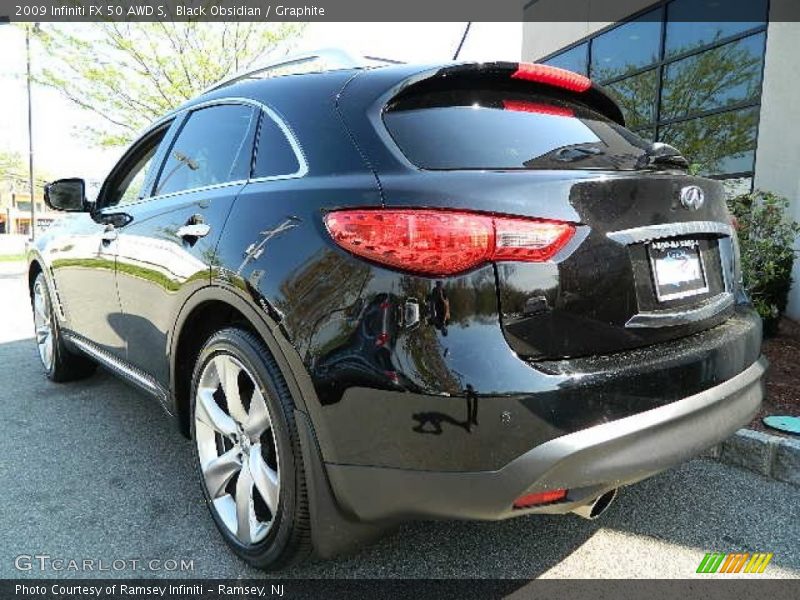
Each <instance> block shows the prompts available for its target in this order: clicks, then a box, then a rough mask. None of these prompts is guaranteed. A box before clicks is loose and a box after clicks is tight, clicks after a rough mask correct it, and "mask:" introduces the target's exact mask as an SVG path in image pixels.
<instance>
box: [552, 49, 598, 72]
mask: <svg viewBox="0 0 800 600" xmlns="http://www.w3.org/2000/svg"><path fill="white" fill-rule="evenodd" d="M547 64H550V65H553V66H554V67H558V68H560V69H567V70H568V71H575V72H576V73H580V74H581V75H586V74H587V73H588V72H589V44H580V45H578V46H575V47H574V48H572V49H570V50H567V51H566V52H562V53H561V54H559V55H558V56H555V57H553V58H552V59H551V60H549V61H548V63H547Z"/></svg>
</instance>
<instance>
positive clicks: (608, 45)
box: [522, 0, 800, 318]
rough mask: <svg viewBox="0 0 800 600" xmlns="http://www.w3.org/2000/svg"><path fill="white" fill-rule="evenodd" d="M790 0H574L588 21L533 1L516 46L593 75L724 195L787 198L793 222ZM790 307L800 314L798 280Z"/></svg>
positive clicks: (796, 67) (633, 119)
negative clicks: (622, 9) (553, 15)
mask: <svg viewBox="0 0 800 600" xmlns="http://www.w3.org/2000/svg"><path fill="white" fill-rule="evenodd" d="M795 1H796V0H732V1H729V0H726V1H719V0H661V1H660V2H655V3H654V2H653V0H649V1H648V0H641V1H637V0H631V1H628V2H626V3H624V4H625V5H627V6H629V7H631V10H630V11H629V12H628V13H627V14H622V15H619V16H615V17H614V18H615V21H614V22H607V21H606V22H603V21H601V20H600V18H601V17H605V18H608V14H607V13H608V10H605V11H604V12H605V13H606V14H603V15H600V14H599V13H597V14H594V15H593V14H592V11H593V10H595V11H596V10H597V9H594V8H593V7H597V6H598V4H597V3H596V2H592V0H583V4H585V6H583V7H582V6H581V1H580V0H578V2H573V3H572V4H571V7H572V8H571V10H573V8H574V14H575V16H576V17H577V16H579V15H583V16H586V18H587V20H586V21H572V22H537V21H536V20H535V19H536V18H537V16H536V11H537V10H540V11H547V9H548V3H549V4H550V5H551V6H552V4H553V3H554V2H557V0H534V1H532V2H530V1H529V3H528V5H527V6H526V12H528V11H529V14H528V15H527V17H528V18H529V19H532V20H529V21H528V22H526V23H525V24H524V25H523V51H522V56H523V60H527V61H535V62H543V63H546V64H550V65H554V66H558V67H562V68H565V69H569V70H572V71H576V72H578V73H582V74H584V75H588V76H589V77H590V78H592V79H593V80H594V81H595V82H597V83H599V84H601V85H602V86H604V87H605V88H606V89H607V90H608V91H609V92H610V93H611V94H612V95H613V96H614V97H615V99H616V100H617V101H618V102H619V103H620V105H621V106H622V108H623V112H624V114H625V118H626V121H627V124H628V126H629V127H630V128H631V129H633V130H634V131H636V132H637V133H638V134H639V135H640V136H642V137H644V138H647V139H649V140H653V141H661V142H666V143H668V144H672V145H673V146H676V147H677V148H679V149H680V150H681V151H682V152H683V153H684V155H685V156H686V157H687V158H688V159H689V160H690V162H691V163H692V168H693V170H694V171H696V172H698V173H700V174H702V175H705V176H709V177H713V178H715V179H722V180H724V182H725V184H726V187H727V188H728V189H729V191H730V192H731V193H741V192H747V191H750V189H752V188H754V187H756V188H760V189H764V190H769V191H773V192H776V193H779V194H781V195H784V196H787V197H788V198H789V199H790V201H791V202H792V203H793V212H794V218H795V219H796V220H798V221H800V100H798V99H800V61H798V60H797V58H796V56H797V52H798V49H799V47H800V23H798V22H796V20H795V21H792V20H791V19H790V18H782V15H786V14H793V13H792V11H793V9H794V7H790V4H791V3H792V2H795ZM617 4H623V3H621V2H620V3H617ZM593 16H594V17H595V18H596V20H592V17H593ZM794 280H795V282H800V260H798V261H796V264H795V271H794ZM789 314H790V315H791V316H794V317H795V318H800V283H796V284H795V286H794V289H793V291H792V295H791V299H790V308H789Z"/></svg>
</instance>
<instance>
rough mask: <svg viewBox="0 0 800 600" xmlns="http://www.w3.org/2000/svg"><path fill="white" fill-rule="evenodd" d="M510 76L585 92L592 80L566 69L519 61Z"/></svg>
mask: <svg viewBox="0 0 800 600" xmlns="http://www.w3.org/2000/svg"><path fill="white" fill-rule="evenodd" d="M511 78H512V79H524V80H525V81H535V82H536V83H542V84H544V85H551V86H553V87H557V88H561V89H564V90H569V91H570V92H585V91H586V90H588V89H589V88H590V87H592V80H591V79H589V78H588V77H584V76H583V75H580V74H578V73H573V72H572V71H567V70H566V69H559V68H558V67H551V66H550V65H540V64H538V63H519V64H518V65H517V70H516V71H514V73H512V74H511Z"/></svg>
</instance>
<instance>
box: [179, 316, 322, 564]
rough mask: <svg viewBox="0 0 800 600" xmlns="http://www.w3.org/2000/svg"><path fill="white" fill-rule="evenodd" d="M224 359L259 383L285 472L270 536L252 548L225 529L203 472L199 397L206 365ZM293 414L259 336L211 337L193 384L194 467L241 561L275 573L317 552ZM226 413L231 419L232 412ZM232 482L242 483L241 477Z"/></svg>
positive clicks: (231, 333)
mask: <svg viewBox="0 0 800 600" xmlns="http://www.w3.org/2000/svg"><path fill="white" fill-rule="evenodd" d="M220 355H228V356H232V357H233V358H235V359H236V360H237V361H239V363H241V365H243V366H244V367H245V368H246V369H247V370H248V371H249V373H248V375H251V376H253V379H255V382H254V383H255V384H256V385H257V386H258V388H259V389H260V391H261V392H262V395H263V397H264V399H265V401H266V405H267V407H268V409H269V413H270V417H271V430H272V432H273V433H272V434H271V436H272V439H274V443H275V446H276V449H277V455H276V457H275V460H276V464H277V472H279V473H280V486H279V495H278V497H279V501H278V509H277V511H276V513H275V514H272V519H273V521H272V523H271V525H270V527H269V531H268V533H267V535H266V537H265V538H264V539H263V540H260V541H258V542H256V543H252V544H245V543H242V542H241V541H240V540H239V539H238V538H237V536H236V535H235V534H234V533H232V531H231V530H230V529H229V527H228V526H226V525H225V523H224V521H223V520H222V518H221V517H220V514H219V513H218V511H217V509H216V507H215V506H214V504H213V502H212V499H211V497H210V495H209V491H208V488H207V485H206V479H205V476H204V474H203V471H202V469H201V457H200V452H199V449H198V448H199V442H198V440H197V427H196V426H197V421H196V419H195V416H196V407H197V392H198V387H199V386H200V381H201V376H202V374H203V372H204V371H205V369H206V367H207V365H209V363H210V362H211V361H212V360H213V359H214V358H215V357H218V356H220ZM226 410H228V409H226ZM247 410H248V411H249V408H248V409H247ZM294 410H295V403H294V401H293V399H292V396H291V394H290V392H289V389H288V387H287V385H286V382H285V380H284V378H283V376H282V374H281V372H280V369H279V368H278V365H277V364H276V362H275V360H274V358H273V357H272V355H271V354H270V352H269V350H268V349H267V347H266V346H265V344H264V343H263V341H262V340H261V339H260V338H259V337H258V336H256V335H254V334H253V333H251V332H249V331H246V330H243V329H239V328H233V327H232V328H227V329H223V330H221V331H219V332H217V333H216V334H214V335H213V336H211V338H209V340H208V341H207V342H206V343H205V345H204V346H203V348H202V349H201V350H200V353H199V356H198V358H197V362H196V364H195V368H194V372H193V374H192V385H191V434H192V440H193V441H194V442H195V443H194V457H195V467H196V470H197V474H198V477H199V479H200V484H201V489H202V490H203V495H204V497H205V500H206V504H207V506H208V508H209V511H210V512H211V516H212V517H213V519H214V523H215V524H216V526H217V528H218V529H219V531H220V533H221V534H222V536H223V538H224V539H225V541H226V542H227V543H228V545H229V546H230V547H231V549H232V550H233V551H234V552H235V553H236V554H237V555H238V556H240V557H241V558H243V559H244V560H245V561H247V562H248V563H250V564H251V565H253V566H254V567H257V568H259V569H264V570H276V569H280V568H284V567H287V566H289V565H292V564H297V563H299V562H302V561H303V560H305V559H306V558H307V557H308V556H310V554H311V552H312V544H311V530H310V520H309V509H308V494H307V492H306V479H305V471H304V468H303V458H302V453H301V447H300V438H299V436H298V432H297V426H296V424H295V420H294ZM227 414H228V416H231V415H230V411H228V413H227ZM240 433H241V432H240ZM217 435H219V434H217ZM218 443H219V442H218ZM233 481H238V475H237V479H236V480H233ZM237 492H238V488H237Z"/></svg>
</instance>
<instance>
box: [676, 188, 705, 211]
mask: <svg viewBox="0 0 800 600" xmlns="http://www.w3.org/2000/svg"><path fill="white" fill-rule="evenodd" d="M705 201H706V195H705V193H704V192H703V190H702V189H700V188H699V187H697V186H696V185H689V186H686V187H685V188H683V189H682V190H681V204H683V206H684V208H688V209H689V210H699V209H700V208H701V207H702V206H703V203H704V202H705Z"/></svg>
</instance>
